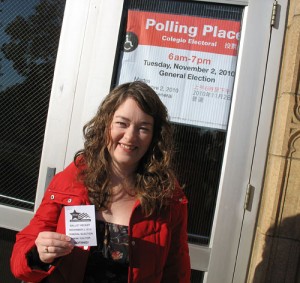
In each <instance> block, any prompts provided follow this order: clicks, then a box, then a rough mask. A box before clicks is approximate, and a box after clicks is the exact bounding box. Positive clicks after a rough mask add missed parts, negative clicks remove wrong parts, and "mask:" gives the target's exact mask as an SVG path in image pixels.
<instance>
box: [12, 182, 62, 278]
mask: <svg viewBox="0 0 300 283" xmlns="http://www.w3.org/2000/svg"><path fill="white" fill-rule="evenodd" d="M54 179H55V177H54ZM54 179H53V181H52V182H51V183H50V186H49V188H48V189H47V191H46V193H45V196H44V198H43V200H42V202H41V205H40V206H39V208H38V210H37V211H36V213H35V215H34V217H33V218H32V220H31V221H30V223H29V225H28V226H26V227H25V228H24V229H23V230H22V231H20V232H19V233H17V235H16V242H15V244H14V247H13V251H12V255H11V260H10V264H11V271H12V273H13V274H14V276H15V277H17V278H20V279H21V280H25V281H30V282H39V281H41V280H42V279H43V278H44V277H46V276H47V275H48V274H49V271H48V272H47V271H43V270H38V269H36V270H34V269H31V267H30V266H28V260H27V255H28V254H29V252H30V251H31V250H32V249H33V248H34V247H35V240H36V238H37V236H38V234H39V232H41V231H56V227H57V220H58V217H59V215H60V211H61V205H60V204H59V203H56V202H54V201H51V187H52V185H53V182H54Z"/></svg>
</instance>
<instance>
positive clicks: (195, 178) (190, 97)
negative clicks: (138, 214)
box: [115, 0, 243, 245]
mask: <svg viewBox="0 0 300 283" xmlns="http://www.w3.org/2000/svg"><path fill="white" fill-rule="evenodd" d="M242 15H243V7H242V6H234V5H225V4H216V3H205V2H199V1H163V0H161V1H145V0H128V1H126V2H125V9H124V23H123V29H124V30H122V35H121V38H120V48H121V52H120V58H119V64H118V70H116V74H115V81H116V82H117V84H120V83H124V82H127V81H133V80H142V81H144V82H146V83H148V84H149V85H150V86H152V87H153V88H154V90H156V92H157V93H158V95H159V96H160V97H161V99H162V101H163V102H164V103H165V105H166V106H167V108H168V110H169V114H170V118H171V121H172V123H173V125H174V134H175V135H174V139H175V144H176V156H175V160H174V161H175V167H176V173H177V176H178V179H179V182H180V183H181V184H183V185H184V186H185V192H186V194H187V196H188V198H189V223H188V233H189V241H190V243H195V244H201V245H208V244H209V241H210V235H211V229H212V224H213V219H214V211H215V205H216V199H217V195H218V187H219V180H220V174H221V168H222V163H223V153H224V148H225V142H226V134H227V124H228V119H229V113H230V107H231V100H232V93H233V84H234V78H235V70H236V62H237V54H238V43H239V38H240V26H241V20H242Z"/></svg>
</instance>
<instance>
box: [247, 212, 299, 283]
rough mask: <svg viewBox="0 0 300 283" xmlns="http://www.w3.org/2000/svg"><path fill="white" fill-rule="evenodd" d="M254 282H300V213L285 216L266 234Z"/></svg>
mask: <svg viewBox="0 0 300 283" xmlns="http://www.w3.org/2000/svg"><path fill="white" fill-rule="evenodd" d="M252 282H253V283H300V214H298V215H296V216H293V217H288V218H285V219H284V220H283V221H282V222H280V223H279V224H278V225H274V226H272V227H271V228H270V229H269V230H268V231H267V233H266V235H265V245H264V251H263V254H262V261H261V262H260V263H259V265H258V266H257V267H256V269H255V273H254V277H253V281H252Z"/></svg>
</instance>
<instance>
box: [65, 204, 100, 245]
mask: <svg viewBox="0 0 300 283" xmlns="http://www.w3.org/2000/svg"><path fill="white" fill-rule="evenodd" d="M65 221H66V234H67V235H68V236H70V237H71V238H72V239H73V241H74V243H75V246H97V236H96V217H95V206H94V205H74V206H65Z"/></svg>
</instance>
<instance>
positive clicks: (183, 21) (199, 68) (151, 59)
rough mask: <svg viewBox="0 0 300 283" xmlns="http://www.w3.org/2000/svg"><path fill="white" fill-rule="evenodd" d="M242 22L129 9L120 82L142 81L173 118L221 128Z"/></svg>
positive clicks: (179, 121)
mask: <svg viewBox="0 0 300 283" xmlns="http://www.w3.org/2000/svg"><path fill="white" fill-rule="evenodd" d="M239 39H240V22H239V21H232V20H224V19H214V18H205V17H199V16H186V15H176V14H169V13H157V12H156V13H154V12H146V11H137V10H129V11H128V20H127V28H126V39H125V42H124V49H123V52H122V54H121V63H120V67H119V74H118V84H121V83H125V82H129V81H135V80H141V81H144V82H146V83H147V84H148V85H150V86H151V87H152V88H153V89H154V90H155V91H156V92H157V93H158V95H159V96H160V98H161V100H162V101H163V103H164V104H165V105H166V106H167V108H168V111H169V115H170V118H171V121H173V122H176V123H182V124H189V125H195V126H203V127H209V128H216V129H222V130H225V129H226V128H227V123H228V116H229V111H230V104H231V96H232V89H233V82H234V78H235V69H236V61H237V50H238V43H239Z"/></svg>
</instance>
